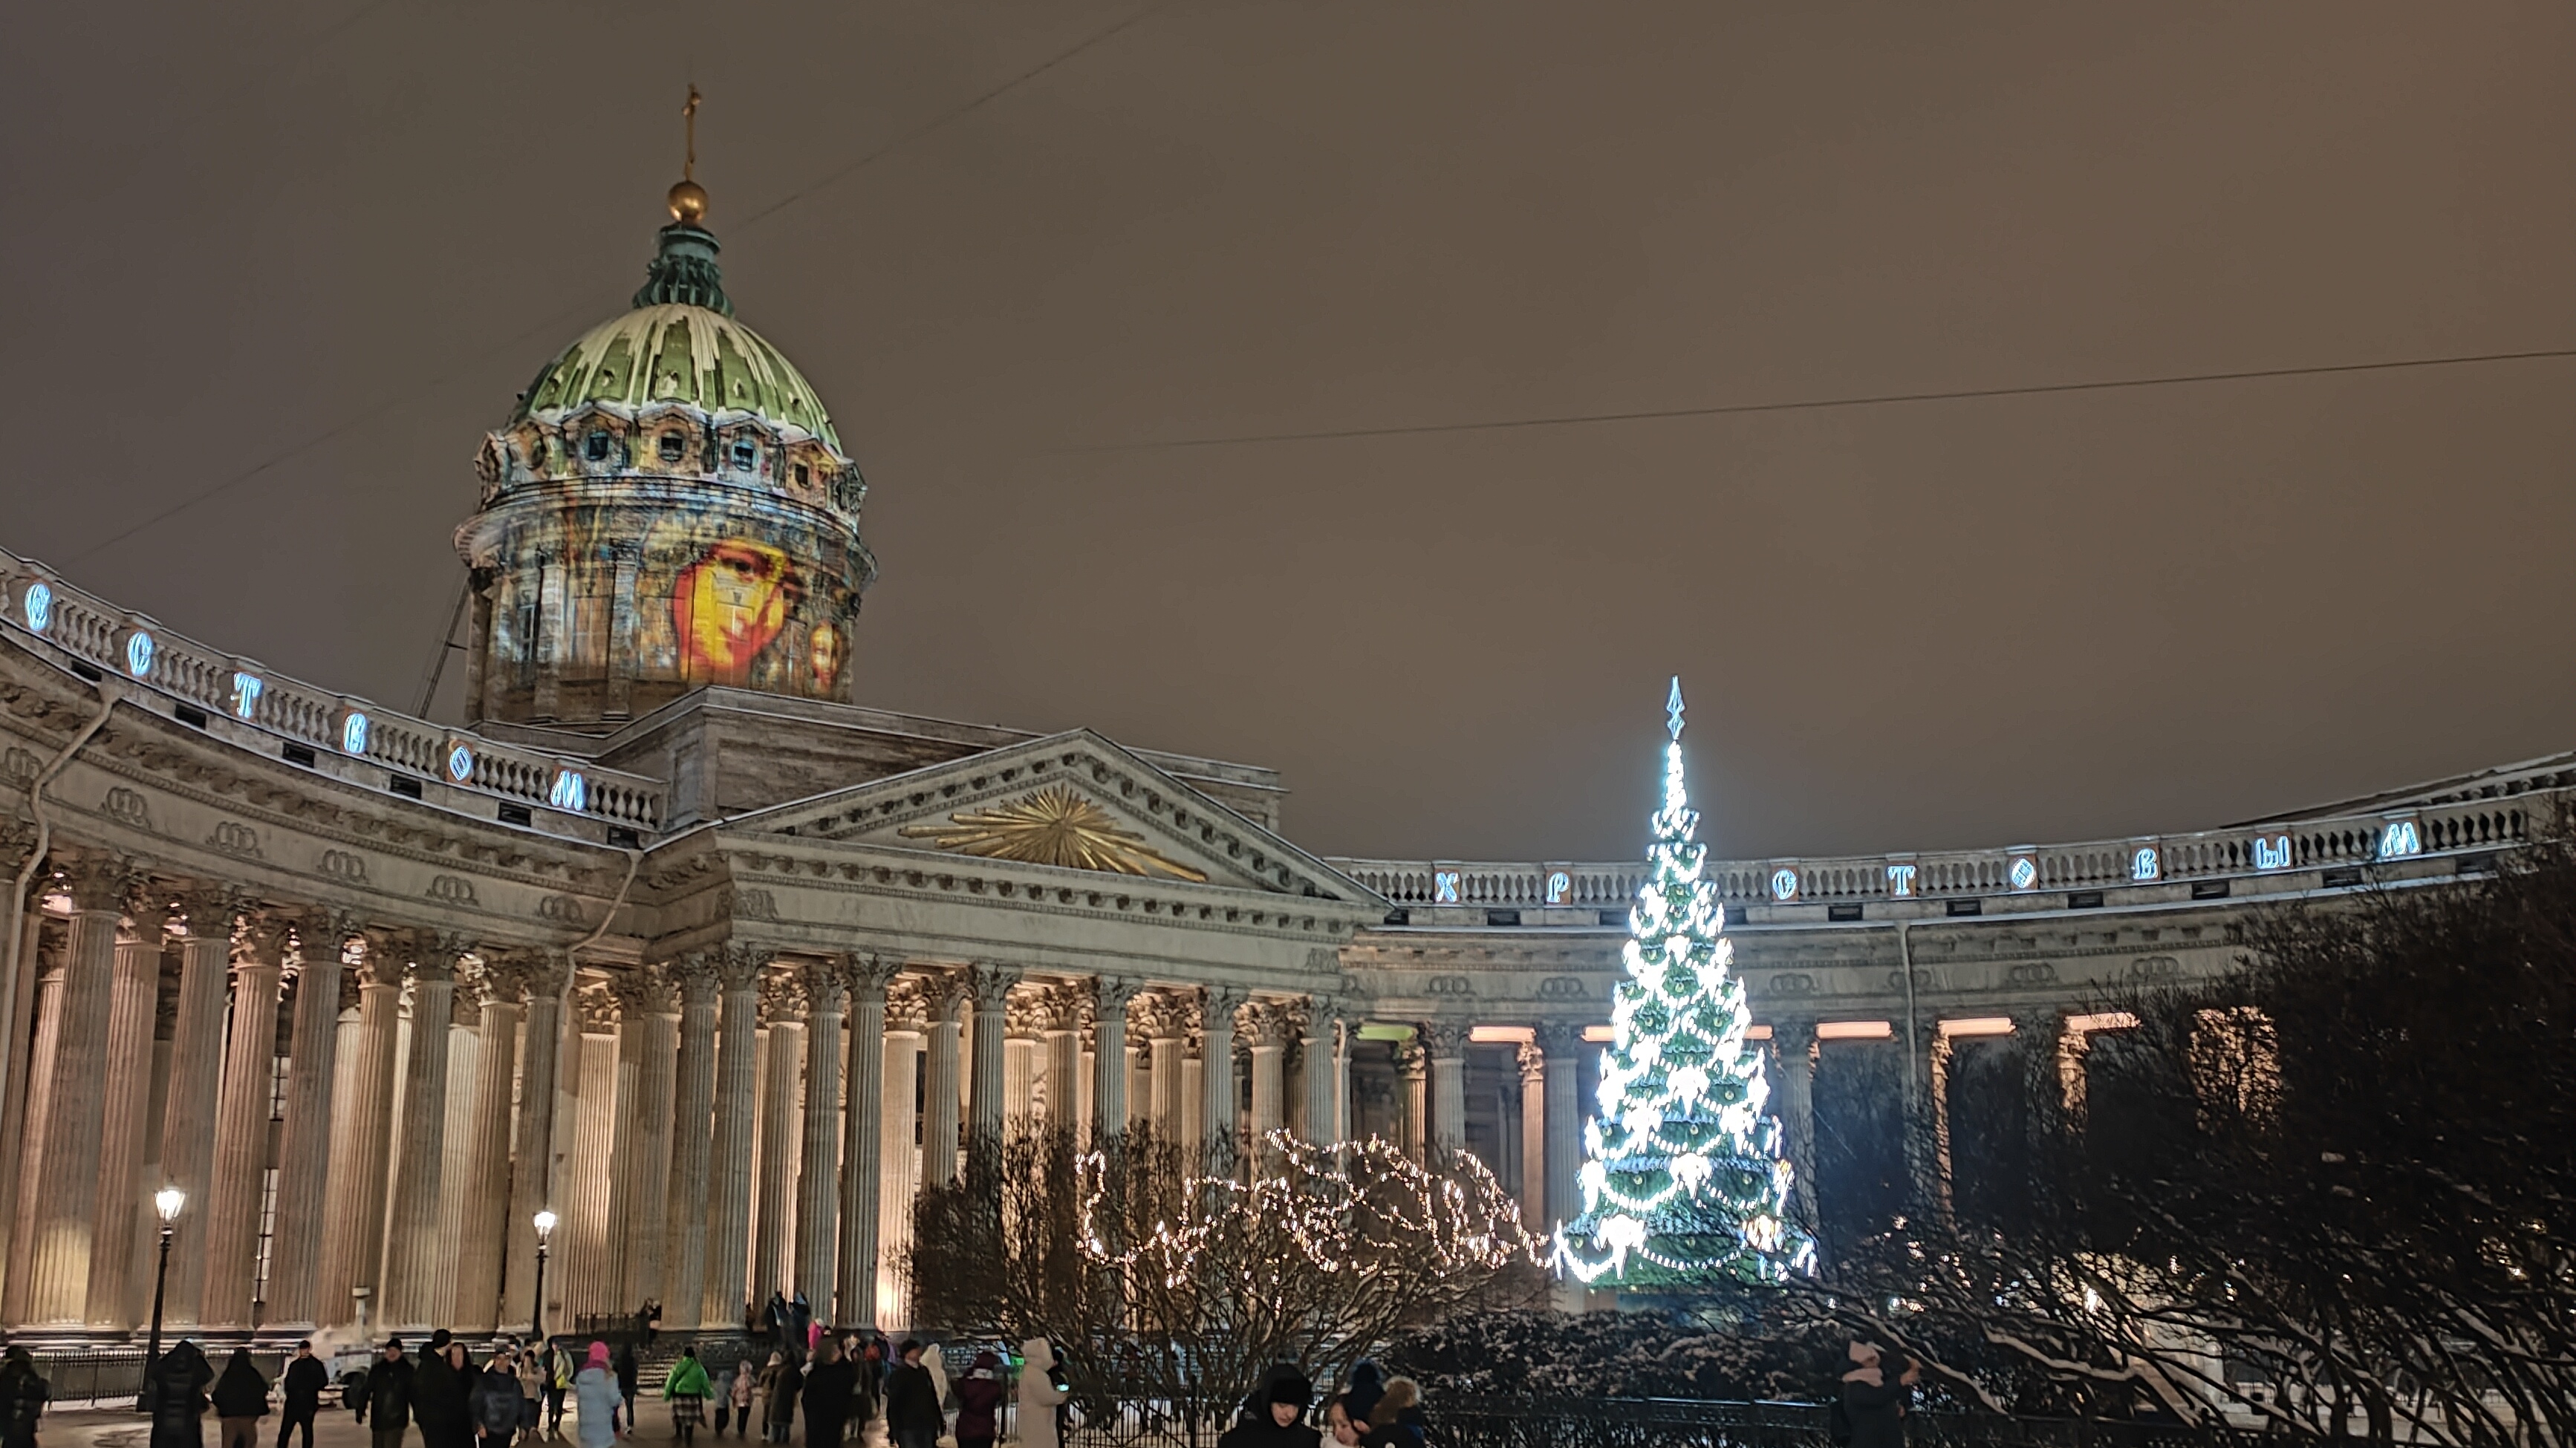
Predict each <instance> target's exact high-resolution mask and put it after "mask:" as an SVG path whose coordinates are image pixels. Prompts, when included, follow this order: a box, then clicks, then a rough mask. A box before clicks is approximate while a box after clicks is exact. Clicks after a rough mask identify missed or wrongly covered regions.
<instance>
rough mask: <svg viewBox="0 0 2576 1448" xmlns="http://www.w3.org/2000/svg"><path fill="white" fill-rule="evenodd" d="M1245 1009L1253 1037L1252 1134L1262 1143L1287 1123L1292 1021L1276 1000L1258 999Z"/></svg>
mask: <svg viewBox="0 0 2576 1448" xmlns="http://www.w3.org/2000/svg"><path fill="white" fill-rule="evenodd" d="M1245 1009H1246V1011H1247V1013H1248V1023H1249V1024H1250V1026H1251V1032H1250V1035H1251V1039H1252V1127H1251V1136H1252V1139H1253V1140H1254V1141H1255V1142H1260V1141H1263V1140H1265V1139H1266V1138H1267V1137H1268V1136H1269V1135H1270V1133H1271V1132H1274V1131H1277V1130H1279V1129H1280V1128H1281V1127H1283V1126H1285V1125H1286V1124H1287V1110H1288V1103H1287V1092H1288V1079H1287V1076H1288V1072H1287V1066H1288V1032H1289V1022H1288V1017H1287V1013H1286V1012H1285V1010H1284V1009H1283V1008H1282V1007H1281V1006H1280V1005H1279V1004H1278V1003H1277V1002H1275V1001H1255V1002H1253V1003H1252V1004H1251V1005H1250V1006H1247V1007H1246V1008H1245Z"/></svg>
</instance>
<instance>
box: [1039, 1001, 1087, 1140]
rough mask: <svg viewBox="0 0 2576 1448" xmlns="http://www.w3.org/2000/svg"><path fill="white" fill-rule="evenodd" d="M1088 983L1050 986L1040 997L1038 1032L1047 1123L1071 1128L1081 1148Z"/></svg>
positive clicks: (1054, 1126)
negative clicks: (1084, 1016) (1084, 1012)
mask: <svg viewBox="0 0 2576 1448" xmlns="http://www.w3.org/2000/svg"><path fill="white" fill-rule="evenodd" d="M1090 1000H1091V991H1090V988H1089V987H1087V986H1080V985H1057V986H1050V987H1048V989H1047V992H1046V994H1045V995H1044V996H1043V997H1042V998H1041V1000H1040V1020H1039V1025H1040V1028H1041V1029H1040V1032H1039V1036H1038V1053H1039V1054H1038V1076H1039V1080H1040V1081H1041V1082H1042V1083H1043V1084H1042V1087H1041V1091H1042V1094H1044V1096H1045V1097H1046V1100H1045V1102H1044V1105H1045V1108H1046V1111H1045V1117H1046V1124H1047V1127H1048V1129H1050V1130H1060V1131H1067V1132H1071V1133H1072V1135H1073V1141H1074V1144H1075V1146H1076V1148H1077V1149H1079V1148H1080V1145H1081V1142H1082V1122H1083V1115H1082V1014H1083V1008H1084V1007H1085V1006H1086V1005H1088V1004H1089V1003H1090Z"/></svg>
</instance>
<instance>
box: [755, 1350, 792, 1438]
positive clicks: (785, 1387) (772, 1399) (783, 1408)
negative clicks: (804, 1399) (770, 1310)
mask: <svg viewBox="0 0 2576 1448" xmlns="http://www.w3.org/2000/svg"><path fill="white" fill-rule="evenodd" d="M796 1387H797V1377H796V1364H794V1363H791V1362H789V1361H788V1360H787V1354H785V1353H783V1352H773V1353H771V1354H770V1355H769V1366H767V1367H765V1368H762V1369H761V1370H760V1401H761V1406H762V1407H763V1408H765V1409H766V1410H767V1411H766V1412H764V1413H763V1414H762V1415H761V1432H762V1435H763V1436H764V1437H765V1438H766V1439H767V1440H768V1441H769V1442H772V1443H784V1442H786V1441H787V1430H788V1428H789V1427H791V1426H793V1425H794V1423H795V1422H796Z"/></svg>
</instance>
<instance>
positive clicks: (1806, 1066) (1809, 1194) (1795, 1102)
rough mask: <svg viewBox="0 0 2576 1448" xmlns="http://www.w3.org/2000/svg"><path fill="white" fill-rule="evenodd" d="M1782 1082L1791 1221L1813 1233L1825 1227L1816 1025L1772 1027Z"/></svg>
mask: <svg viewBox="0 0 2576 1448" xmlns="http://www.w3.org/2000/svg"><path fill="white" fill-rule="evenodd" d="M1771 1054H1772V1065H1773V1067H1774V1068H1775V1069H1776V1070H1778V1072H1779V1073H1780V1075H1779V1082H1780V1126H1781V1129H1782V1130H1783V1131H1784V1132H1785V1133H1786V1134H1787V1135H1788V1138H1789V1172H1790V1177H1789V1218H1790V1220H1791V1221H1794V1222H1800V1223H1803V1224H1804V1225H1805V1226H1806V1227H1807V1229H1808V1231H1809V1232H1810V1233H1812V1232H1814V1230H1815V1229H1816V1227H1817V1226H1818V1224H1820V1223H1821V1222H1823V1220H1824V1217H1823V1214H1822V1213H1820V1212H1819V1211H1818V1210H1817V1205H1816V1203H1817V1198H1816V1023H1815V1021H1814V1020H1813V1019H1811V1018H1808V1017H1803V1016H1794V1017H1790V1018H1788V1019H1785V1020H1780V1021H1775V1022H1773V1023H1772V1026H1771Z"/></svg>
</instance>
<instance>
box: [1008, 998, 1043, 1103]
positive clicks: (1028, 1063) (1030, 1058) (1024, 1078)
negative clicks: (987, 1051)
mask: <svg viewBox="0 0 2576 1448" xmlns="http://www.w3.org/2000/svg"><path fill="white" fill-rule="evenodd" d="M1009 1019H1010V1027H1009V1030H1010V1034H1009V1035H1008V1036H1006V1037H1004V1038H1003V1041H1002V1120H1003V1122H1004V1123H1005V1126H1004V1129H1005V1130H1009V1131H1018V1130H1021V1129H1023V1128H1024V1127H1025V1126H1026V1125H1027V1123H1028V1122H1029V1120H1030V1119H1031V1118H1033V1117H1035V1116H1036V1115H1037V1113H1038V1037H1039V1030H1038V1023H1037V1015H1036V1011H1035V1009H1034V1007H1033V1004H1032V1003H1031V1002H1030V1001H1028V999H1027V998H1026V997H1022V998H1020V999H1018V1000H1015V1001H1013V1002H1012V1003H1011V1010H1010V1013H1009Z"/></svg>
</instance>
